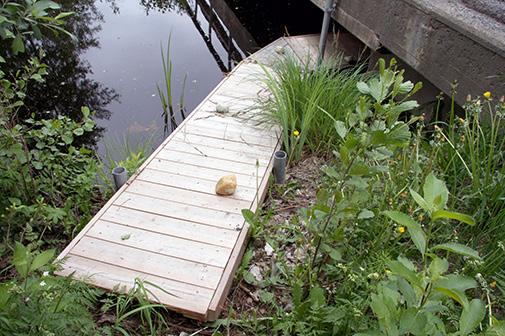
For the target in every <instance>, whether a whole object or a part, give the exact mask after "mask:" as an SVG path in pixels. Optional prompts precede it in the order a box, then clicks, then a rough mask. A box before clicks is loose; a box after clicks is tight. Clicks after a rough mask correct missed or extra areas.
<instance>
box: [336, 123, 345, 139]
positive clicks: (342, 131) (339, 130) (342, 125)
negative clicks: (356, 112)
mask: <svg viewBox="0 0 505 336" xmlns="http://www.w3.org/2000/svg"><path fill="white" fill-rule="evenodd" d="M335 129H336V130H337V134H338V135H339V136H340V137H341V138H342V139H345V136H346V135H347V126H346V125H345V123H344V122H343V121H340V120H337V121H335Z"/></svg>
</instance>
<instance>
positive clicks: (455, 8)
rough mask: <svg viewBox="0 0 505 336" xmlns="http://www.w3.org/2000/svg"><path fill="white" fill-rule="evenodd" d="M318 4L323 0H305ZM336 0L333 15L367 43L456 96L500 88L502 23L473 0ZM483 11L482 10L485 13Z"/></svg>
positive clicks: (504, 57) (504, 54) (504, 76)
mask: <svg viewBox="0 0 505 336" xmlns="http://www.w3.org/2000/svg"><path fill="white" fill-rule="evenodd" d="M311 1H312V2H314V3H315V4H316V5H318V6H320V7H321V8H322V7H323V6H324V0H311ZM464 1H465V2H466V3H463V2H460V1H459V0H446V1H440V0H360V1H356V0H340V1H337V7H336V9H335V11H334V12H333V17H334V19H336V20H337V21H338V22H339V23H340V24H341V25H342V26H344V27H345V28H346V29H347V30H349V31H350V32H351V33H352V34H354V35H355V36H356V37H358V38H359V39H360V40H361V41H363V42H364V43H365V44H367V45H368V46H369V47H370V48H372V49H378V48H380V47H382V46H383V47H385V48H387V49H389V50H390V51H391V52H392V53H394V54H395V55H396V56H398V57H399V58H400V59H402V60H403V61H404V62H406V63H407V64H409V65H410V66H411V67H412V68H413V69H415V70H416V71H418V72H419V73H420V74H421V75H423V76H424V77H426V78H427V79H428V80H429V81H430V82H431V83H433V84H434V85H435V86H436V87H438V88H439V89H440V90H442V91H444V92H445V93H447V94H449V93H450V91H451V84H452V83H453V82H454V81H455V80H456V81H457V82H458V95H457V101H458V103H460V104H463V103H464V101H465V98H466V96H467V94H472V95H480V94H482V93H483V92H485V91H488V90H489V91H491V92H493V94H494V96H500V95H504V94H505V24H504V23H503V22H502V21H501V20H500V18H501V16H500V14H499V13H497V15H494V16H490V15H489V12H490V11H491V13H495V10H493V9H492V8H486V10H482V11H477V10H475V9H473V8H471V7H472V6H469V5H468V2H472V1H473V2H474V1H479V0H464ZM486 11H487V12H488V13H486Z"/></svg>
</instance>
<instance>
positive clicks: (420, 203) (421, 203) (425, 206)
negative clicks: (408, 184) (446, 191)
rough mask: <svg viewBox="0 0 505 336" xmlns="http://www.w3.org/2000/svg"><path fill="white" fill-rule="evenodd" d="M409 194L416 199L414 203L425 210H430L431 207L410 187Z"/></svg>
mask: <svg viewBox="0 0 505 336" xmlns="http://www.w3.org/2000/svg"><path fill="white" fill-rule="evenodd" d="M410 195H411V196H412V198H413V199H414V201H416V203H417V204H418V205H419V206H420V207H421V208H423V209H424V210H425V211H427V212H431V207H430V205H429V204H428V202H426V201H425V199H424V198H423V197H422V196H421V195H419V194H418V193H417V192H416V191H415V190H413V189H410Z"/></svg>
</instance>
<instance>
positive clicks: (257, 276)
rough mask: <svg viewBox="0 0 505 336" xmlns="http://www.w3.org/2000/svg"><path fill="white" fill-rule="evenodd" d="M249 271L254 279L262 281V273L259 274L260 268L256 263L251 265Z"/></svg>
mask: <svg viewBox="0 0 505 336" xmlns="http://www.w3.org/2000/svg"><path fill="white" fill-rule="evenodd" d="M249 273H251V274H252V276H253V277H254V278H255V279H256V281H263V275H261V269H260V268H259V267H258V266H257V265H254V266H253V267H251V269H250V270H249Z"/></svg>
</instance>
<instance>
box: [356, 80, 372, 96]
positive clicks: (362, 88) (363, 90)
mask: <svg viewBox="0 0 505 336" xmlns="http://www.w3.org/2000/svg"><path fill="white" fill-rule="evenodd" d="M356 87H357V88H358V91H359V92H361V93H362V94H366V95H367V94H370V88H369V87H368V85H367V84H366V83H365V82H358V84H356Z"/></svg>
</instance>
